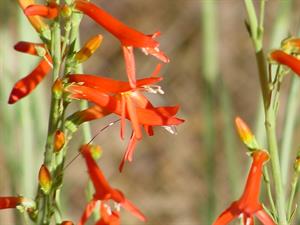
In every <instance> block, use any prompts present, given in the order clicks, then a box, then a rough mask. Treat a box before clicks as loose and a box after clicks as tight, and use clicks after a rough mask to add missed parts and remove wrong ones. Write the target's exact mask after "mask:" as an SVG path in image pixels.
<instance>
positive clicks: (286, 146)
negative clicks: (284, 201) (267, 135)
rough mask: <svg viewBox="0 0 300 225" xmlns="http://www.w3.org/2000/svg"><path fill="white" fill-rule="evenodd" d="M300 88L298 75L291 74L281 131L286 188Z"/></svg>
mask: <svg viewBox="0 0 300 225" xmlns="http://www.w3.org/2000/svg"><path fill="white" fill-rule="evenodd" d="M299 88H300V81H299V77H297V76H296V75H293V77H292V80H291V87H290V90H289V95H288V102H287V106H286V110H285V111H286V113H285V122H284V128H283V133H282V143H281V170H282V178H283V186H284V187H285V190H287V188H286V185H287V182H288V172H289V166H290V164H291V162H290V156H291V152H292V141H293V132H294V128H295V123H296V119H297V109H298V94H299Z"/></svg>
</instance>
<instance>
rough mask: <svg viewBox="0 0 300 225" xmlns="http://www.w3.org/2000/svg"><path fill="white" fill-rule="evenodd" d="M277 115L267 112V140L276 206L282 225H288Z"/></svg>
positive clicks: (271, 111) (268, 110)
mask: <svg viewBox="0 0 300 225" xmlns="http://www.w3.org/2000/svg"><path fill="white" fill-rule="evenodd" d="M275 121H276V118H275V114H274V110H273V109H270V108H268V109H267V110H266V124H265V125H266V131H267V140H268V145H269V152H270V155H271V163H272V173H273V179H274V185H275V194H276V206H277V210H278V219H279V224H280V225H285V224H287V221H286V215H285V195H284V191H283V186H282V180H281V171H280V163H279V157H278V146H277V139H276V127H275Z"/></svg>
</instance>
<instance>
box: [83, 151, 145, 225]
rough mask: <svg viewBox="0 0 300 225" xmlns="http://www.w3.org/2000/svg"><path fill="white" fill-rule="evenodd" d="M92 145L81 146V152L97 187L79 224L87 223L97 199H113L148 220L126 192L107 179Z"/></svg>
mask: <svg viewBox="0 0 300 225" xmlns="http://www.w3.org/2000/svg"><path fill="white" fill-rule="evenodd" d="M91 148H92V146H91V145H83V146H81V148H80V152H81V154H82V156H83V157H84V159H85V162H86V165H87V168H88V173H89V176H90V178H91V180H92V183H93V185H94V188H95V194H94V197H93V200H92V201H91V202H90V203H89V204H88V205H87V207H86V210H85V212H84V213H83V215H82V217H81V220H80V223H79V225H83V224H85V222H86V221H87V220H88V218H89V216H90V215H91V213H92V211H93V209H94V207H95V205H96V201H98V200H100V201H108V200H113V201H115V202H116V203H118V204H120V205H121V206H122V207H124V208H125V209H127V210H128V211H130V212H131V213H132V214H133V215H135V216H136V217H137V218H139V219H140V220H142V221H146V218H145V216H144V215H143V214H142V212H141V211H140V210H139V209H137V208H136V207H135V206H134V205H133V204H132V203H131V202H130V201H128V200H127V199H126V198H125V196H124V194H123V193H122V192H121V191H119V190H118V189H115V188H112V187H111V186H110V185H109V183H108V182H107V180H106V179H105V177H104V175H103V173H102V171H101V170H100V168H99V167H98V165H97V163H96V162H95V160H94V159H93V157H92V153H91Z"/></svg>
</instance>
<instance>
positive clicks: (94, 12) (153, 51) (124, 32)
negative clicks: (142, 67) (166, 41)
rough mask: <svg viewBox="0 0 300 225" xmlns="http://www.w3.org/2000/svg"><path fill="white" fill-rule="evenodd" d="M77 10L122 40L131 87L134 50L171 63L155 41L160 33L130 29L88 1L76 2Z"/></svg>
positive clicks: (79, 0) (134, 75)
mask: <svg viewBox="0 0 300 225" xmlns="http://www.w3.org/2000/svg"><path fill="white" fill-rule="evenodd" d="M75 8H76V9H77V10H79V11H82V12H83V13H84V14H85V15H87V16H89V17H90V18H92V19H93V20H94V21H95V22H96V23H98V24H99V25H101V26H102V27H103V28H105V29H106V30H107V31H109V32H110V33H111V34H112V35H114V36H115V37H116V38H118V39H119V40H120V42H121V45H122V49H123V53H124V58H125V64H126V71H127V75H128V80H129V83H130V86H131V87H135V86H136V72H135V59H134V54H133V48H141V49H142V51H143V52H144V53H145V54H150V55H153V56H154V57H156V58H158V59H159V60H161V61H162V62H164V63H168V62H169V59H168V57H167V56H166V55H165V54H164V53H163V52H161V51H160V50H159V48H158V47H159V43H158V42H157V41H155V40H154V39H155V38H156V37H157V36H159V33H158V32H157V33H155V34H153V35H145V34H143V33H141V32H139V31H137V30H135V29H133V28H131V27H128V26H127V25H125V24H124V23H122V22H121V21H119V20H117V19H116V18H114V17H113V16H112V15H110V14H109V13H107V12H106V11H104V10H103V9H102V8H100V7H99V6H96V5H95V4H93V3H91V2H88V1H84V0H76V1H75Z"/></svg>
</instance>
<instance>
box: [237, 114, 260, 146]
mask: <svg viewBox="0 0 300 225" xmlns="http://www.w3.org/2000/svg"><path fill="white" fill-rule="evenodd" d="M235 125H236V128H237V131H238V134H239V136H240V138H241V140H242V141H243V142H244V144H245V145H246V146H247V147H248V148H249V149H250V150H254V149H259V146H258V144H257V141H256V139H255V137H254V135H253V134H252V132H251V130H250V129H249V127H248V126H247V124H246V123H245V122H244V121H243V120H242V119H241V118H240V117H236V119H235Z"/></svg>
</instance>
